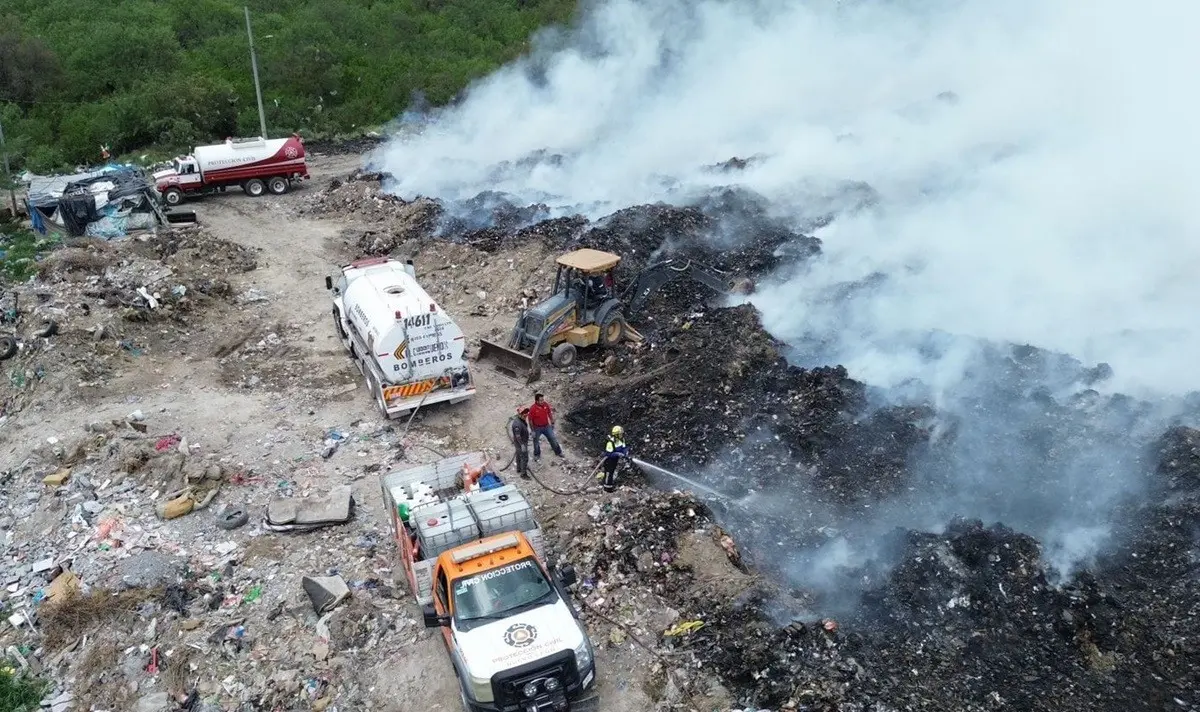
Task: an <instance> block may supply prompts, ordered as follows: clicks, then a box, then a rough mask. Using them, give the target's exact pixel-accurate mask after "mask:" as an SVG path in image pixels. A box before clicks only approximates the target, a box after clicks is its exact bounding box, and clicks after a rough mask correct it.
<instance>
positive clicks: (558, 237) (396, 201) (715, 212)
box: [302, 171, 820, 283]
mask: <svg viewBox="0 0 1200 712" xmlns="http://www.w3.org/2000/svg"><path fill="white" fill-rule="evenodd" d="M385 181H386V175H384V174H379V173H364V172H362V171H356V172H354V173H352V174H350V175H349V176H348V177H347V178H346V179H345V180H342V179H334V180H333V181H332V182H331V183H330V185H329V186H328V187H327V188H325V189H324V190H322V191H321V192H320V193H319V194H317V196H316V197H315V198H314V199H313V200H312V202H311V204H310V205H309V206H308V207H306V208H304V209H303V210H302V212H307V213H311V214H315V215H342V216H350V217H354V218H356V219H357V220H359V221H361V222H365V223H375V224H378V226H379V227H378V228H372V229H368V230H366V231H365V232H363V233H362V234H361V235H360V237H359V238H358V240H357V246H358V248H359V250H360V251H361V252H362V253H363V254H364V255H385V254H390V253H391V252H392V251H394V250H396V249H397V248H398V247H399V246H400V245H402V244H404V243H405V242H407V241H409V240H424V239H431V238H437V239H445V240H448V241H452V242H455V243H458V244H463V245H467V246H470V247H474V248H476V249H479V250H481V251H484V252H487V253H495V252H498V251H500V250H503V249H507V248H511V247H514V246H517V245H523V244H526V243H528V242H531V241H540V242H542V243H543V244H545V245H546V246H547V247H548V248H550V249H555V250H569V249H575V248H579V247H592V248H595V249H601V250H606V251H609V252H613V253H615V254H618V255H620V256H621V258H622V265H621V267H620V269H619V274H618V277H619V279H621V280H622V281H624V282H626V283H628V281H629V280H631V279H632V278H633V277H634V276H636V274H637V273H638V272H639V271H640V270H642V269H644V268H645V267H647V266H649V265H650V264H652V263H654V262H656V261H659V260H662V259H668V258H686V259H694V260H697V261H699V262H702V263H704V264H706V265H708V266H711V267H713V268H716V269H718V270H720V271H722V272H725V273H729V274H731V275H736V276H754V275H759V274H763V273H765V272H767V271H768V270H770V269H772V268H774V267H776V266H778V265H779V264H780V263H781V261H783V260H784V259H803V258H806V257H809V256H811V255H813V254H815V253H816V252H818V251H819V249H820V242H819V241H818V240H816V239H815V238H812V237H808V236H805V235H802V234H799V233H797V232H795V231H793V230H792V229H790V228H788V227H787V226H786V225H784V224H783V223H782V222H780V221H778V220H776V219H774V218H772V217H770V216H769V215H768V214H767V211H766V207H765V204H764V202H763V201H762V200H761V199H760V198H758V197H757V196H755V195H753V194H752V193H749V192H748V191H745V190H742V189H732V188H727V189H722V190H718V191H715V192H713V193H712V194H710V195H707V196H702V197H701V198H699V199H697V200H695V201H693V202H692V204H690V205H687V206H684V207H677V206H673V205H667V204H655V205H639V206H634V207H630V208H625V209H623V210H619V211H617V212H615V213H613V214H612V215H609V216H607V217H604V218H600V219H599V220H596V221H595V222H590V221H588V220H587V219H586V218H585V217H583V216H580V215H570V216H554V215H552V214H551V211H550V209H549V208H548V207H547V206H545V205H538V204H534V205H519V204H516V203H514V202H512V199H511V196H507V195H504V194H500V193H494V192H485V193H480V194H479V195H477V196H475V197H474V198H471V199H470V200H465V201H458V202H454V203H446V202H444V201H441V200H434V199H429V198H423V197H418V198H415V199H414V200H411V201H406V200H403V199H401V198H398V197H396V196H394V195H391V194H389V193H386V192H384V191H383V183H384V182H385Z"/></svg>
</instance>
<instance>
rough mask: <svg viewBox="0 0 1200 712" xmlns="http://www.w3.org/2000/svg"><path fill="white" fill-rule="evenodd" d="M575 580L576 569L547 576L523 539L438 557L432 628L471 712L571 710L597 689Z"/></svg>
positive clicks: (510, 535) (484, 543)
mask: <svg viewBox="0 0 1200 712" xmlns="http://www.w3.org/2000/svg"><path fill="white" fill-rule="evenodd" d="M574 582H575V571H574V570H573V569H572V568H571V567H570V565H569V564H566V565H563V566H562V567H560V568H559V569H558V570H557V571H556V572H555V573H554V574H551V573H550V572H549V571H547V568H546V566H545V565H544V564H543V563H542V560H541V559H540V557H539V556H538V553H537V552H536V551H535V549H534V547H533V546H532V545H531V544H530V542H529V540H528V539H527V538H526V537H525V535H524V534H523V533H522V532H520V531H511V532H507V533H504V534H498V535H495V536H491V537H487V538H483V539H480V540H478V541H476V542H473V543H470V544H466V545H463V546H459V547H457V548H454V549H451V550H449V551H445V552H443V553H442V554H441V555H439V556H438V558H437V561H436V563H435V565H434V570H433V602H432V603H430V604H427V605H425V606H424V607H423V614H424V618H425V625H426V626H427V627H431V628H433V627H440V628H441V632H442V639H443V641H444V642H445V644H446V648H447V650H448V651H449V652H450V658H451V661H452V662H453V665H454V670H455V673H456V674H457V676H458V679H459V683H460V686H461V688H462V698H463V706H464V707H465V708H466V710H467V712H484V711H486V712H549V711H551V710H553V711H554V712H565V711H566V710H570V709H571V702H572V701H573V700H578V699H579V698H580V697H582V696H583V695H584V693H585V691H587V690H589V689H590V688H591V687H592V686H593V684H594V683H595V679H596V666H595V659H594V655H593V650H592V644H591V641H590V640H589V639H588V636H587V633H586V631H585V630H584V628H583V626H582V625H581V624H580V622H579V620H578V612H577V611H576V610H575V608H574V607H573V606H572V605H571V603H570V594H569V593H568V592H567V587H568V586H571V585H572V584H573V583H574Z"/></svg>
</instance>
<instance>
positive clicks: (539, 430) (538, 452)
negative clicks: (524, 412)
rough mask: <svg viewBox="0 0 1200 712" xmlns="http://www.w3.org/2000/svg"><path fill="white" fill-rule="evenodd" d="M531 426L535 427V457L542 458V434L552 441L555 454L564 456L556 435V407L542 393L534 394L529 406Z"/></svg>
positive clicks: (536, 458)
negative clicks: (531, 403)
mask: <svg viewBox="0 0 1200 712" xmlns="http://www.w3.org/2000/svg"><path fill="white" fill-rule="evenodd" d="M529 427H530V428H532V429H533V459H534V460H535V461H536V460H541V459H542V436H543V435H545V436H546V440H547V441H549V442H550V448H551V449H552V450H554V454H555V455H558V456H559V457H564V455H563V451H562V446H561V445H559V444H558V438H557V437H556V436H555V435H554V408H552V407H551V406H550V403H549V402H548V401H547V400H546V397H545V396H543V395H542V394H541V393H534V394H533V405H532V406H530V407H529Z"/></svg>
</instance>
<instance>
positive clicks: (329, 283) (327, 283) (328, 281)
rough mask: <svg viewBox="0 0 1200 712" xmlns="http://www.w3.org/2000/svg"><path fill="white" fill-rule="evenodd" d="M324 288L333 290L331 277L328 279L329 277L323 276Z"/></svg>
mask: <svg viewBox="0 0 1200 712" xmlns="http://www.w3.org/2000/svg"><path fill="white" fill-rule="evenodd" d="M325 288H326V289H333V277H330V276H329V275H325Z"/></svg>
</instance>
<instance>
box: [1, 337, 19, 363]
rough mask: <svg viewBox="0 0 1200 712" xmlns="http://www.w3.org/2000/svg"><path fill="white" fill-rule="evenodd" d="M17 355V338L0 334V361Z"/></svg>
mask: <svg viewBox="0 0 1200 712" xmlns="http://www.w3.org/2000/svg"><path fill="white" fill-rule="evenodd" d="M16 355H17V340H16V339H14V338H13V337H11V336H0V361H7V360H8V359H10V358H12V357H13V356H16Z"/></svg>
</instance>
